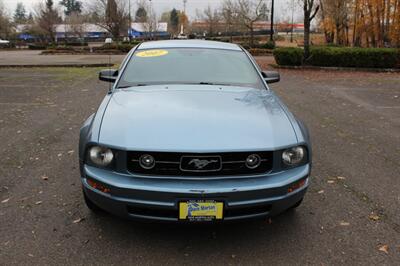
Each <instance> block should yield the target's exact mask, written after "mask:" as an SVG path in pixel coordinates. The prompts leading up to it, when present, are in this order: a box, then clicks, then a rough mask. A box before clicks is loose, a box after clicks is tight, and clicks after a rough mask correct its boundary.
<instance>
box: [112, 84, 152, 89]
mask: <svg viewBox="0 0 400 266" xmlns="http://www.w3.org/2000/svg"><path fill="white" fill-rule="evenodd" d="M144 86H149V84H132V85H123V86H119V87H117V89H127V88H132V87H144Z"/></svg>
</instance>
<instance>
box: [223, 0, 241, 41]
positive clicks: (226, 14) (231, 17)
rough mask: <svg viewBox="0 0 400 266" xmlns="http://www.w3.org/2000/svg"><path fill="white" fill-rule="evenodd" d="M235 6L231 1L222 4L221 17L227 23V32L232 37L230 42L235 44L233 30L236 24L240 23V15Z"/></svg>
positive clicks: (226, 0) (227, 0)
mask: <svg viewBox="0 0 400 266" xmlns="http://www.w3.org/2000/svg"><path fill="white" fill-rule="evenodd" d="M236 11H237V10H236V8H235V4H234V3H233V2H232V1H230V0H225V1H224V2H223V4H222V11H221V15H222V17H223V19H224V21H225V25H226V28H225V31H226V32H227V33H228V34H229V36H230V41H231V42H233V36H232V33H233V30H234V26H235V22H236V21H238V15H237V12H236Z"/></svg>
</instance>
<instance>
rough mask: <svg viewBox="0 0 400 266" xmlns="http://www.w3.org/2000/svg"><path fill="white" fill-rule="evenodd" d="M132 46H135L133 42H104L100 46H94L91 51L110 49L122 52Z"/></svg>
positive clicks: (127, 50)
mask: <svg viewBox="0 0 400 266" xmlns="http://www.w3.org/2000/svg"><path fill="white" fill-rule="evenodd" d="M133 47H135V44H129V43H126V44H116V43H112V44H104V45H103V46H101V47H95V48H94V49H93V51H110V50H118V51H121V52H124V53H128V52H129V51H130V50H131V49H132V48H133Z"/></svg>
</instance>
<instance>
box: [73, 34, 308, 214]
mask: <svg viewBox="0 0 400 266" xmlns="http://www.w3.org/2000/svg"><path fill="white" fill-rule="evenodd" d="M99 78H100V80H103V81H108V82H112V83H114V85H113V87H112V89H111V90H110V91H109V93H108V94H107V95H106V97H105V98H104V100H103V102H102V103H101V105H100V107H99V109H98V110H97V112H96V113H95V114H93V115H91V116H90V117H89V118H88V119H87V121H86V122H85V123H84V125H83V127H82V128H81V132H80V143H79V160H80V171H81V180H82V185H83V195H84V199H85V201H86V204H87V206H88V207H89V208H90V209H91V210H93V211H99V210H106V211H108V212H110V213H113V214H115V215H119V216H122V217H129V218H136V219H148V220H159V221H214V220H216V221H219V220H225V221H228V220H241V219H248V218H257V217H267V216H273V215H277V214H279V213H281V212H283V211H285V210H287V209H290V208H295V207H297V206H299V205H300V203H301V202H302V200H303V197H304V195H305V193H306V190H307V187H308V185H309V176H310V171H311V143H310V137H309V134H308V130H307V128H306V126H305V125H304V124H303V123H302V122H301V121H300V120H298V119H297V118H295V117H294V116H293V115H292V114H291V113H290V111H289V110H288V108H287V107H286V106H285V105H284V104H283V102H282V101H281V100H280V99H279V98H278V96H276V95H275V93H274V92H273V91H272V90H271V89H270V88H269V86H268V83H273V82H278V81H279V80H280V76H279V74H278V73H276V72H263V71H261V70H260V68H259V67H258V65H257V64H256V63H255V60H254V59H253V58H252V57H251V55H250V54H249V53H248V52H247V51H245V50H244V49H243V48H242V47H240V46H238V45H236V44H230V43H220V42H210V41H199V40H171V41H157V42H146V43H142V44H139V45H138V46H137V47H135V48H134V49H133V50H131V51H130V52H129V54H128V55H127V57H126V58H125V60H124V62H123V63H122V65H121V67H120V69H118V70H105V71H102V72H101V73H100V76H99Z"/></svg>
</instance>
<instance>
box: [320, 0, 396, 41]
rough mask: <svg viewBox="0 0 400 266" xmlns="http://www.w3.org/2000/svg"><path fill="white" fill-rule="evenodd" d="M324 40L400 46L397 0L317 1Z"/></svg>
mask: <svg viewBox="0 0 400 266" xmlns="http://www.w3.org/2000/svg"><path fill="white" fill-rule="evenodd" d="M320 3H321V12H320V18H321V24H322V25H321V26H322V28H323V31H324V34H325V39H326V42H327V43H335V44H337V45H345V46H351V45H352V46H360V47H387V46H391V47H400V0H321V1H320Z"/></svg>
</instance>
